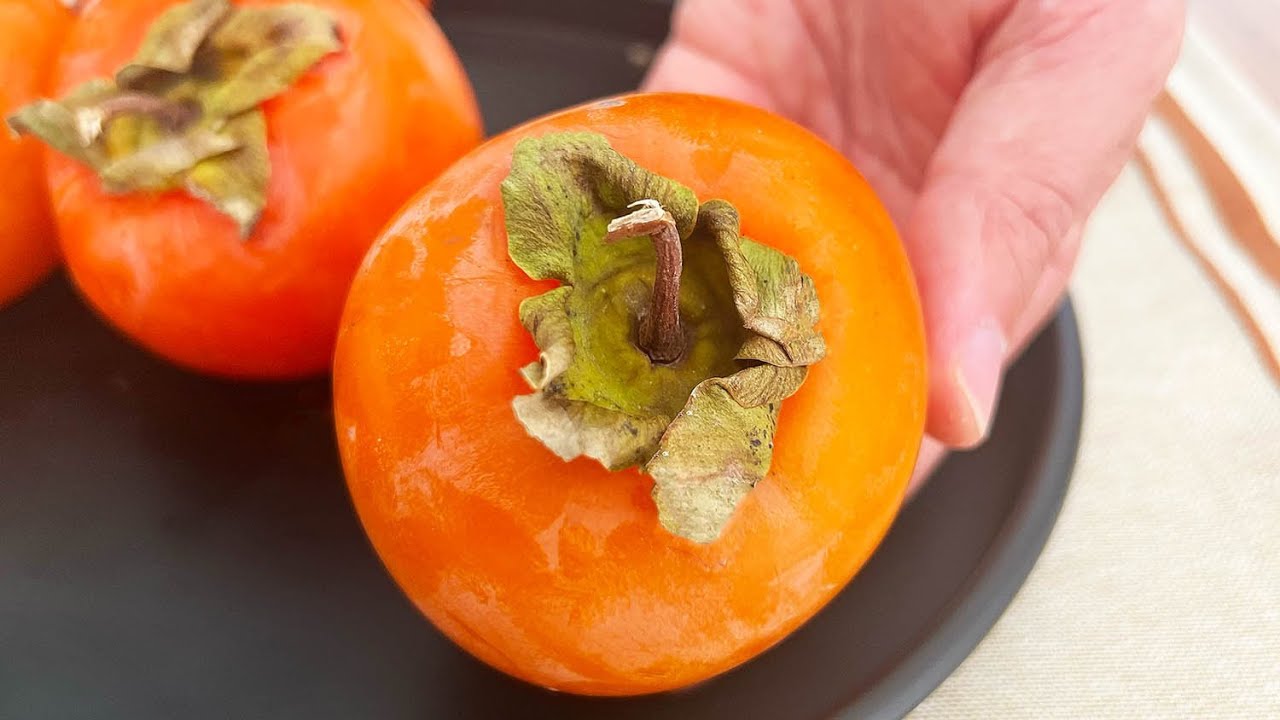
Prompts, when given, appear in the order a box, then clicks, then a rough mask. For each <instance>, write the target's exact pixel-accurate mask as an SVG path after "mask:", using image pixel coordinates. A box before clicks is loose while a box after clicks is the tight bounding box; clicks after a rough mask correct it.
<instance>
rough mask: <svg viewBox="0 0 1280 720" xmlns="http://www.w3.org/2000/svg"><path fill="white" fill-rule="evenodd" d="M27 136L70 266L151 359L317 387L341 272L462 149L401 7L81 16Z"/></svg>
mask: <svg viewBox="0 0 1280 720" xmlns="http://www.w3.org/2000/svg"><path fill="white" fill-rule="evenodd" d="M56 92H57V96H56V97H57V98H58V99H57V100H56V101H45V102H43V103H38V104H33V105H30V106H28V107H27V108H25V109H24V111H23V112H22V113H19V114H18V115H17V116H16V117H14V118H13V119H12V120H11V124H13V125H14V126H15V127H16V128H18V129H19V130H22V131H26V132H30V133H33V134H37V135H40V136H41V137H42V138H43V139H44V140H45V141H46V142H47V143H49V144H50V145H52V146H53V147H54V148H55V149H56V150H58V151H60V152H55V153H50V157H49V162H48V178H47V179H48V184H49V188H50V193H51V196H52V199H53V205H54V208H55V209H56V213H55V216H56V222H57V227H58V231H59V234H60V239H61V244H62V250H63V254H64V256H65V260H66V264H67V267H68V269H69V271H70V274H71V276H72V278H73V280H74V281H75V284H76V285H77V287H78V288H79V289H80V291H81V292H82V294H83V295H84V296H85V297H87V298H88V300H89V301H90V303H91V304H92V305H93V306H94V307H95V308H96V309H97V310H98V311H99V312H100V313H101V314H102V315H104V316H105V317H106V318H107V319H108V320H110V321H111V322H112V323H113V324H114V325H115V326H117V327H118V328H119V329H121V330H122V331H123V332H124V333H125V334H127V335H128V336H130V337H132V338H134V339H135V340H136V341H138V342H139V343H140V344H142V345H143V346H145V347H147V348H149V349H151V350H152V351H154V352H155V353H157V354H159V355H162V356H164V357H167V358H169V359H170V360H172V361H174V362H176V363H179V364H181V365H184V366H187V367H189V368H193V369H195V370H198V371H203V372H207V373H210V374H216V375H223V376H232V377H249V378H282V377H294V376H303V375H309V374H314V373H320V372H323V371H325V370H326V369H327V368H328V367H329V365H330V362H331V360H332V351H333V343H334V338H335V336H336V333H337V327H338V319H339V316H340V314H341V309H342V303H343V299H344V298H345V295H346V290H347V288H348V286H349V284H350V281H351V276H352V275H353V274H354V272H355V270H356V267H357V266H358V265H359V262H360V258H361V257H362V256H363V255H364V253H365V251H366V250H367V249H368V247H369V245H370V243H371V242H372V241H373V239H374V238H375V237H376V236H377V233H378V231H379V230H380V229H381V228H382V227H383V225H384V224H385V223H386V221H387V220H388V219H389V218H390V217H391V216H392V215H393V214H394V213H395V211H396V210H397V209H398V208H399V207H400V206H401V205H402V204H403V203H404V202H405V201H406V200H408V199H409V198H410V197H411V196H412V195H413V194H414V193H415V192H417V191H418V190H419V189H421V188H422V186H423V185H425V184H426V183H427V182H428V181H430V180H431V179H432V178H434V177H435V176H436V175H437V174H439V173H440V171H441V170H443V169H444V168H445V167H446V166H447V165H448V164H449V163H450V162H452V161H453V160H455V159H457V158H458V157H459V156H461V155H463V154H464V153H466V152H467V151H468V150H470V149H471V148H473V147H474V146H475V145H476V144H478V143H479V141H480V139H481V128H480V121H479V112H478V109H477V107H476V104H475V100H474V96H473V93H472V90H471V87H470V84H469V83H468V81H467V79H466V77H465V75H464V74H463V70H462V67H461V64H460V62H459V60H458V58H457V56H456V55H455V54H454V52H453V49H452V48H451V47H450V45H449V43H448V41H447V40H446V38H445V37H444V35H443V34H442V33H441V32H440V30H439V28H438V27H437V26H436V25H435V23H434V21H433V20H432V19H431V18H430V16H429V15H427V14H426V13H423V12H422V10H421V8H420V6H418V5H417V4H416V3H415V2H413V0H305V1H304V2H302V3H296V2H286V1H285V0H234V2H233V1H232V0H191V2H186V3H174V2H173V0H97V1H96V2H92V3H90V4H88V5H87V6H86V7H85V8H84V10H83V11H82V13H81V18H80V22H79V23H77V26H76V28H75V29H74V30H73V31H72V32H71V34H70V36H69V37H68V39H67V42H66V45H65V47H64V49H63V51H62V54H61V59H60V63H59V73H58V80H57V84H56Z"/></svg>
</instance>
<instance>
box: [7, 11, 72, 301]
mask: <svg viewBox="0 0 1280 720" xmlns="http://www.w3.org/2000/svg"><path fill="white" fill-rule="evenodd" d="M74 17H75V16H74V15H73V14H72V11H71V10H69V9H68V8H67V7H66V6H65V5H63V4H62V3H60V2H58V0H11V1H9V2H5V3H2V4H0V116H3V114H4V113H8V112H12V111H14V110H16V109H17V108H19V107H21V106H22V105H24V104H26V103H29V102H31V101H32V100H35V99H36V98H38V97H40V96H41V95H43V94H44V93H46V92H48V91H49V88H48V83H49V81H50V76H51V74H52V70H53V65H54V63H55V61H56V60H57V57H58V49H59V47H60V46H61V43H62V38H63V36H64V35H65V34H66V31H67V28H68V27H70V25H71V22H72V21H73V20H74ZM0 172H3V173H4V176H5V181H4V186H5V189H4V192H3V193H0V305H4V304H6V303H8V302H9V301H11V300H13V299H14V298H16V297H17V296H19V295H21V294H22V293H24V292H26V291H27V290H28V289H30V288H31V286H33V285H35V284H36V283H37V282H39V281H40V280H41V279H42V278H44V277H45V276H46V275H48V274H49V271H50V270H52V269H53V268H54V266H55V265H56V264H57V261H58V245H57V241H56V239H55V237H54V228H53V217H52V213H51V211H50V208H49V195H48V192H47V191H46V190H45V184H44V160H43V153H42V152H41V149H40V144H39V142H37V141H36V140H34V139H32V138H17V137H13V136H11V135H10V134H9V133H8V132H5V131H4V129H3V128H0Z"/></svg>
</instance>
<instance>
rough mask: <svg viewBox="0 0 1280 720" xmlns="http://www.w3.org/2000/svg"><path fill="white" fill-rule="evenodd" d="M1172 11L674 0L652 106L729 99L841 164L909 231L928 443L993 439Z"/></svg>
mask: <svg viewBox="0 0 1280 720" xmlns="http://www.w3.org/2000/svg"><path fill="white" fill-rule="evenodd" d="M1184 15H1185V7H1184V4H1183V2H1181V0H953V1H951V2H939V1H938V0H682V2H680V3H679V5H678V6H677V10H676V15H675V18H674V22H673V28H672V34H671V37H670V39H669V41H668V43H667V45H666V46H665V47H664V48H663V49H662V51H661V52H660V53H659V56H658V58H657V59H656V61H655V63H654V66H653V68H652V70H651V72H650V74H649V77H648V78H647V80H646V89H649V90H678V91H687V92H700V93H706V94H711V95H719V96H723V97H729V98H733V99H737V100H741V101H744V102H748V103H751V104H754V105H758V106H761V107H764V108H767V109H769V110H772V111H774V112H778V113H780V114H782V115H785V116H787V117H790V118H792V119H793V120H796V121H798V122H800V123H801V124H803V125H805V126H807V127H809V128H810V129H811V130H813V131H814V132H816V133H818V134H819V135H821V136H822V137H823V138H825V139H826V140H827V141H828V142H830V143H831V144H832V145H834V146H835V147H836V148H838V149H839V150H840V151H841V152H843V153H845V155H846V156H848V157H849V158H850V159H851V160H852V162H853V163H854V164H855V165H856V166H857V167H858V169H859V170H860V171H861V172H862V173H863V175H864V176H865V177H866V178H867V180H868V181H869V182H870V183H871V185H872V186H873V187H874V188H875V189H876V191H877V192H878V193H879V195H880V197H881V199H882V200H883V201H884V203H885V205H886V206H887V208H888V210H889V212H890V214H891V215H892V216H893V218H894V221H895V223H896V224H897V225H898V227H899V230H900V232H901V234H902V239H903V242H904V244H905V246H906V250H907V253H908V255H909V256H910V259H911V264H912V267H913V269H914V271H915V274H916V281H917V283H918V285H919V289H920V294H921V301H922V304H923V310H924V318H925V327H926V334H927V338H928V343H929V362H930V374H929V383H930V391H929V410H928V423H927V430H928V433H929V436H930V437H929V438H927V439H926V442H925V446H924V447H923V449H922V451H921V458H920V461H919V463H918V465H917V471H916V477H915V478H914V479H913V481H912V487H913V489H914V488H915V487H918V485H919V483H920V481H921V480H922V479H923V478H924V477H926V476H927V474H928V473H929V472H930V471H931V470H932V468H933V465H934V464H936V462H937V461H938V460H939V459H940V458H941V457H942V455H943V453H944V448H945V447H947V446H950V447H972V446H974V445H977V444H979V443H980V442H981V441H982V440H983V439H984V437H985V436H986V433H987V430H988V425H989V422H990V420H991V414H992V412H993V410H994V408H995V404H996V400H997V397H998V395H999V388H1000V382H1001V377H1002V375H1003V372H1004V368H1005V366H1006V364H1007V363H1008V362H1009V361H1010V360H1011V359H1012V358H1013V357H1016V355H1017V353H1018V352H1020V351H1021V349H1022V347H1023V345H1024V344H1025V343H1026V342H1027V341H1028V340H1029V339H1030V338H1031V337H1032V336H1033V335H1034V333H1035V332H1036V331H1037V330H1038V328H1039V327H1040V326H1041V325H1042V324H1043V323H1044V322H1045V321H1046V320H1047V318H1048V317H1049V316H1050V315H1051V313H1052V311H1053V310H1054V308H1056V306H1057V305H1058V303H1059V302H1060V300H1061V297H1062V295H1063V293H1064V291H1065V289H1066V285H1067V281H1068V278H1069V276H1070V272H1071V268H1072V266H1073V265H1074V263H1075V258H1076V253H1077V250H1078V249H1079V245H1080V237H1081V233H1082V230H1083V227H1084V225H1085V222H1086V220H1087V219H1088V216H1089V215H1090V213H1092V211H1093V209H1094V208H1095V207H1096V205H1097V203H1098V201H1099V200H1100V199H1101V197H1102V195H1103V194H1104V193H1105V191H1106V190H1107V188H1108V187H1109V186H1110V185H1111V183H1112V182H1113V181H1114V180H1115V178H1116V177H1117V175H1118V174H1119V172H1120V170H1121V168H1122V167H1123V165H1124V163H1125V161H1126V160H1127V159H1128V156H1129V154H1130V153H1131V151H1132V149H1133V146H1134V144H1135V142H1136V139H1137V136H1138V133H1139V131H1140V130H1141V128H1142V124H1143V122H1144V120H1145V117H1146V115H1147V112H1148V110H1149V108H1150V106H1151V103H1152V102H1153V100H1154V99H1155V97H1156V95H1157V94H1158V93H1159V91H1160V89H1161V87H1162V86H1163V84H1164V81H1165V78H1166V76H1167V75H1168V73H1169V71H1170V69H1171V68H1172V66H1173V63H1174V61H1175V59H1176V56H1177V52H1178V48H1179V45H1180V41H1181V37H1182V26H1183V20H1184Z"/></svg>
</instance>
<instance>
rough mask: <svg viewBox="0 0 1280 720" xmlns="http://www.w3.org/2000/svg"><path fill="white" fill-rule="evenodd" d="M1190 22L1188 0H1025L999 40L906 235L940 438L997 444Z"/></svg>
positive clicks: (992, 35)
mask: <svg viewBox="0 0 1280 720" xmlns="http://www.w3.org/2000/svg"><path fill="white" fill-rule="evenodd" d="M1007 4H1008V3H1006V5H1007ZM1182 18H1183V8H1182V7H1181V4H1180V3H1178V2H1175V1H1173V0H1073V1H1072V2H1056V3H1049V2H1017V3H1014V4H1013V7H1012V8H1011V9H1010V10H1009V11H1008V12H1007V14H1005V15H1003V17H1001V18H1000V19H999V20H998V21H996V22H995V25H994V27H992V28H990V29H989V30H988V31H987V32H986V33H984V34H985V35H986V36H987V37H988V38H989V39H988V40H987V42H986V43H985V45H984V47H983V49H982V53H981V55H980V56H979V57H978V65H977V69H976V71H975V73H974V76H973V79H972V81H971V82H970V84H969V86H968V87H967V88H966V89H965V92H964V94H963V96H962V97H961V99H960V101H959V103H958V105H957V107H956V110H955V112H954V113H953V115H952V118H951V121H950V123H949V125H948V128H947V131H946V134H945V136H944V137H943V139H942V142H941V143H940V145H939V146H938V149H937V150H936V152H935V154H934V157H933V159H932V161H931V163H930V167H929V170H928V173H927V176H926V180H925V184H924V186H923V189H922V192H921V195H920V197H919V199H918V201H917V204H916V206H915V208H914V209H913V210H912V213H911V216H910V217H909V218H908V221H907V223H906V226H905V228H904V233H903V234H904V241H905V243H906V245H907V250H908V253H909V254H910V255H911V261H912V266H913V268H914V269H915V272H916V275H917V281H918V283H919V286H920V292H921V300H922V303H923V305H924V314H925V326H926V327H927V328H928V340H929V345H930V350H929V355H930V366H931V369H930V397H929V427H928V430H929V433H930V434H931V435H932V436H934V437H935V438H938V439H939V440H941V441H942V442H944V443H946V444H948V445H952V446H960V447H968V446H972V445H975V444H977V443H979V442H981V440H982V439H983V438H984V437H985V435H986V432H987V429H988V425H989V423H990V419H991V414H992V412H993V409H994V408H995V404H996V400H997V397H998V395H999V388H1000V381H1001V376H1002V374H1003V369H1004V364H1005V363H1006V362H1007V361H1008V360H1009V358H1010V355H1011V351H1012V350H1014V349H1017V348H1019V347H1020V346H1021V345H1022V344H1023V343H1025V342H1026V340H1027V339H1028V337H1029V336H1030V335H1031V333H1032V332H1033V331H1034V330H1036V329H1037V327H1038V326H1039V325H1040V324H1041V323H1042V322H1043V321H1044V320H1045V319H1046V318H1047V317H1048V316H1049V313H1050V312H1051V311H1052V309H1053V308H1054V306H1055V305H1056V304H1057V303H1058V301H1059V299H1060V298H1061V296H1062V293H1063V292H1064V290H1065V289H1066V284H1067V280H1068V277H1069V274H1070V270H1071V267H1072V265H1073V264H1074V262H1075V257H1076V252H1077V249H1078V246H1079V240H1080V236H1081V232H1082V228H1083V225H1084V222H1085V220H1086V219H1087V217H1088V215H1089V214H1090V213H1091V212H1092V211H1093V209H1094V207H1095V206H1096V205H1097V203H1098V201H1099V200H1100V199H1101V197H1102V195H1103V193H1104V192H1105V191H1106V189H1107V188H1108V186H1109V185H1110V184H1111V183H1112V182H1113V181H1114V180H1115V178H1116V176H1117V175H1118V174H1119V172H1120V169H1121V168H1122V167H1123V165H1124V163H1125V161H1126V160H1127V158H1128V156H1129V153H1130V152H1131V151H1132V148H1133V146H1134V144H1135V142H1136V140H1137V136H1138V133H1139V131H1140V130H1141V128H1142V124H1143V121H1144V119H1145V117H1146V114H1147V112H1148V110H1149V108H1150V106H1151V104H1152V102H1153V101H1154V99H1155V96H1156V95H1157V93H1158V92H1159V91H1160V88H1161V87H1162V85H1163V83H1164V80H1165V77H1166V75H1167V74H1168V72H1169V70H1170V69H1171V67H1172V65H1173V62H1174V59H1175V57H1176V55H1177V50H1178V45H1179V41H1180V38H1181V28H1182Z"/></svg>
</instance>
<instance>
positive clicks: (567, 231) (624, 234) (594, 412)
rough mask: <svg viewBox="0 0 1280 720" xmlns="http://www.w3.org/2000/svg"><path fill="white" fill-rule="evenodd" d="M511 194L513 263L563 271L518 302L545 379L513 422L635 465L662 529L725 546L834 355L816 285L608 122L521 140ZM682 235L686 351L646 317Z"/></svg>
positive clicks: (612, 462)
mask: <svg viewBox="0 0 1280 720" xmlns="http://www.w3.org/2000/svg"><path fill="white" fill-rule="evenodd" d="M502 195H503V206H504V216H505V220H506V228H507V242H508V252H509V254H510V256H511V259H512V260H513V261H514V262H515V263H516V265H517V266H519V267H520V268H521V269H522V270H524V271H525V273H526V274H527V275H529V276H530V277H531V278H534V279H538V280H543V279H555V280H559V281H560V282H561V285H560V287H557V288H555V289H553V290H550V291H549V292H546V293H543V294H541V295H537V296H534V297H530V298H527V299H526V300H524V302H522V303H521V305H520V321H521V323H522V324H523V325H524V327H525V328H526V329H527V330H528V331H529V333H530V334H531V335H532V337H533V340H534V342H535V344H536V345H537V346H538V348H539V350H540V355H539V357H538V359H537V360H536V361H535V362H533V363H531V364H529V365H527V366H526V367H524V368H523V369H522V370H521V373H522V375H523V376H524V378H525V380H526V381H527V382H528V384H529V386H530V387H531V388H532V390H533V392H532V393H531V394H528V395H520V396H517V397H516V398H514V399H513V401H512V406H513V409H514V412H515V415H516V417H517V418H518V420H519V421H520V422H521V424H522V425H523V426H524V428H525V429H526V430H527V431H528V432H529V434H530V435H531V436H533V437H534V438H536V439H538V440H539V441H540V442H541V443H542V444H543V445H545V446H546V447H547V448H548V449H550V450H551V451H552V452H554V453H555V454H557V455H558V456H560V457H561V458H563V459H564V460H566V461H567V460H572V459H574V458H578V457H588V458H592V459H594V460H596V461H598V462H600V463H601V464H603V465H604V466H605V467H607V468H609V469H611V470H621V469H623V468H627V467H639V468H640V469H641V470H642V471H643V472H645V473H647V474H648V475H650V476H651V477H652V478H653V481H654V487H653V498H654V502H655V504H656V506H657V510H658V520H659V522H660V523H661V525H662V526H663V527H664V528H665V529H666V530H668V531H669V532H671V533H673V534H675V535H678V536H680V537H684V538H686V539H689V540H692V541H694V542H698V543H707V542H712V541H714V540H715V539H717V538H718V537H720V535H721V533H722V532H723V530H724V527H725V526H726V525H727V523H728V522H729V520H730V519H731V518H732V516H733V514H734V512H735V510H736V509H737V508H738V506H739V505H740V503H741V502H742V500H743V499H744V498H745V497H746V496H747V494H748V493H749V492H750V491H751V489H752V488H753V487H755V485H756V484H757V483H758V482H759V481H760V480H761V479H763V478H764V477H765V476H766V475H767V474H768V472H769V467H770V465H771V463H772V459H773V439H774V432H775V429H776V426H777V418H778V412H779V409H780V407H781V404H782V402H783V401H784V400H785V399H786V398H788V397H790V396H791V395H792V394H794V393H795V392H796V391H797V390H798V389H799V388H800V386H801V384H802V383H803V382H804V379H805V376H806V374H807V372H808V367H809V366H810V365H812V364H813V363H816V362H818V361H819V360H821V359H822V357H823V356H824V355H825V353H826V346H825V343H824V342H823V339H822V336H821V334H820V333H819V331H818V330H817V323H818V316H819V306H818V298H817V294H816V292H815V290H814V287H813V282H812V280H811V279H810V278H809V277H808V276H806V275H805V274H804V273H803V272H801V271H800V268H799V266H798V264H797V263H796V261H795V260H794V259H792V258H790V257H787V256H786V255H784V254H782V253H780V252H778V251H777V250H774V249H773V248H770V247H768V246H765V245H762V244H760V243H757V242H754V241H752V240H750V239H747V238H745V237H742V235H741V233H740V231H739V220H738V213H737V210H736V209H734V208H733V206H732V205H730V204H729V203H727V202H724V201H722V200H711V201H708V202H706V203H701V204H700V203H699V202H698V200H697V198H696V196H695V195H694V193H693V191H691V190H689V189H688V188H686V187H684V186H683V185H681V184H679V183H677V182H675V181H673V180H670V179H667V178H664V177H661V176H659V175H657V174H654V173H652V172H649V171H648V170H645V169H643V168H641V167H639V166H638V165H636V164H635V163H634V162H632V161H631V160H630V159H629V158H626V157H625V156H623V155H621V154H619V153H617V152H616V151H615V150H613V148H612V147H610V146H609V143H608V141H607V140H606V139H605V138H604V137H603V136H601V135H597V134H593V133H577V132H568V133H553V134H550V135H545V136H542V137H538V138H529V139H525V140H522V141H521V142H520V143H519V144H517V146H516V148H515V151H514V154H513V157H512V167H511V172H510V174H509V175H508V177H507V178H506V180H505V181H504V182H503V183H502ZM638 200H641V201H644V202H643V203H642V204H641V206H640V209H639V210H635V211H634V212H628V210H629V209H631V208H633V207H635V204H636V201H638ZM659 233H666V234H668V238H667V239H666V240H660V239H659V238H658V237H656V236H657V235H658V234H659ZM671 235H674V236H675V237H674V239H675V240H676V241H678V245H679V248H678V249H679V253H678V254H677V256H676V257H682V259H683V263H682V269H681V270H680V271H678V275H679V277H678V278H677V281H678V282H677V284H676V292H677V293H678V315H679V318H678V319H679V323H678V325H677V326H676V327H678V334H679V339H680V341H681V348H682V350H681V352H680V353H679V356H678V357H677V358H676V359H675V360H673V361H668V360H666V359H656V358H654V357H652V353H651V351H650V349H648V348H646V345H651V342H649V341H646V340H645V335H646V330H645V328H646V327H647V326H651V325H652V323H651V322H650V321H648V320H647V318H648V317H649V316H650V315H652V314H653V313H654V312H656V310H655V307H657V306H658V305H661V303H660V302H659V301H658V298H657V296H658V295H659V294H660V291H661V287H660V284H661V282H662V280H663V278H662V277H661V276H662V273H663V271H662V270H661V269H660V268H661V267H662V266H663V264H664V261H661V259H660V256H661V255H662V243H663V242H669V241H670V240H671V239H672V238H671V237H670V236H671ZM646 236H655V237H654V239H653V240H652V241H651V240H650V239H649V238H648V237H646ZM655 246H657V248H658V250H656V251H655ZM669 259H670V258H669V257H668V261H669ZM670 279H671V278H667V280H670ZM655 286H659V287H655ZM668 289H669V288H668Z"/></svg>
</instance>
